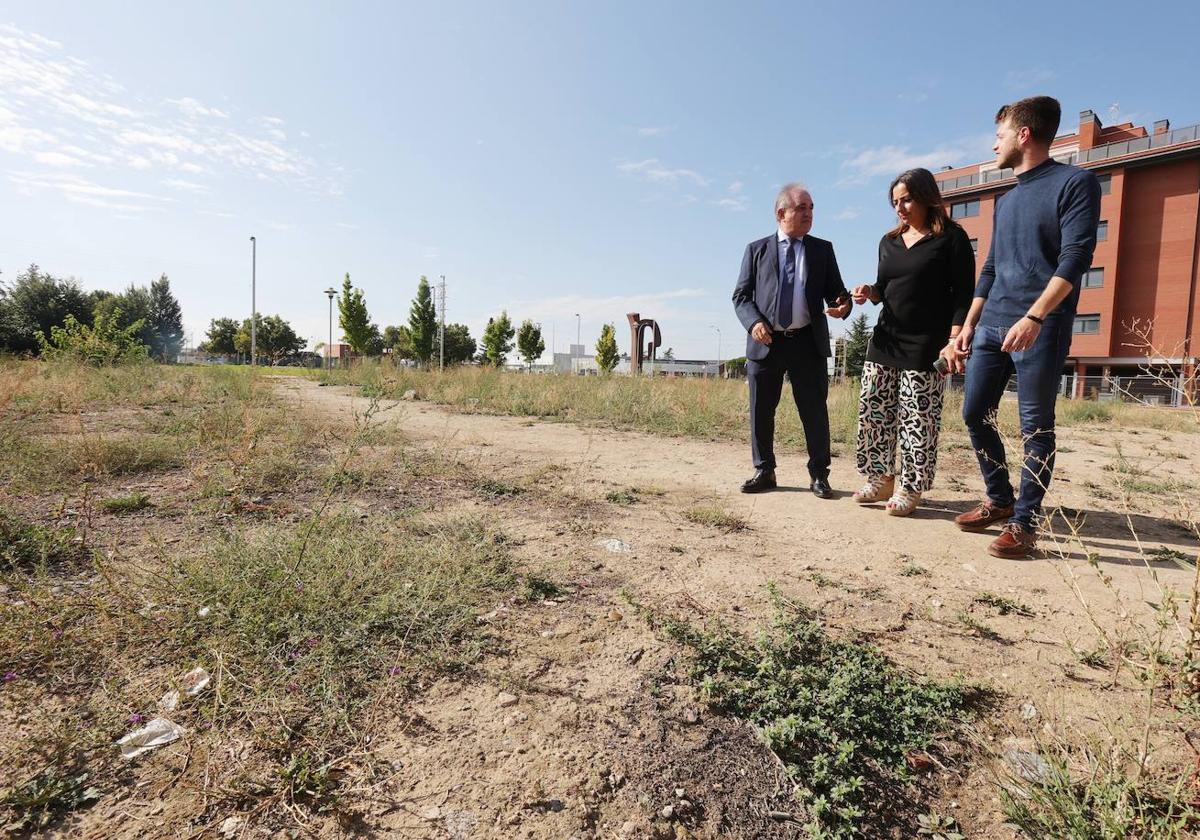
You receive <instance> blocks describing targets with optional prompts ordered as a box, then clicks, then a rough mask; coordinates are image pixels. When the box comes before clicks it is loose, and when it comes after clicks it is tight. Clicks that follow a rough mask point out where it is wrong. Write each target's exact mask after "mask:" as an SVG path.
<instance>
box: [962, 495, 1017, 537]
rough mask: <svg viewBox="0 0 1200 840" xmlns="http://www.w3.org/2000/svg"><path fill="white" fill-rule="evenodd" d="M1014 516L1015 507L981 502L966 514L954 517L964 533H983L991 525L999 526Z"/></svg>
mask: <svg viewBox="0 0 1200 840" xmlns="http://www.w3.org/2000/svg"><path fill="white" fill-rule="evenodd" d="M1012 515H1013V506H1012V505H1006V506H1004V507H1001V506H1000V505H997V504H993V503H992V502H990V501H987V502H980V503H979V506H978V507H973V508H971V509H970V510H969V511H967V512H966V513H960V514H959V515H958V516H956V517H954V524H955V525H957V526H958V527H959V528H961V529H962V530H964V531H982V530H983V529H984V528H987V527H988V526H989V525H999V524H1000V523H1001V522H1003V521H1005V520H1006V519H1008V518H1009V517H1010V516H1012Z"/></svg>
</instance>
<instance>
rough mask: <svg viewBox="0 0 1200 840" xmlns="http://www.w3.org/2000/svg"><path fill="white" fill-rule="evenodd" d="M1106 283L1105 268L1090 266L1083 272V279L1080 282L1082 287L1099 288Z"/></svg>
mask: <svg viewBox="0 0 1200 840" xmlns="http://www.w3.org/2000/svg"><path fill="white" fill-rule="evenodd" d="M1103 285H1104V269H1103V268H1089V269H1088V270H1087V271H1085V272H1084V273H1083V279H1082V280H1081V281H1080V283H1079V287H1080V288H1081V289H1099V288H1100V287H1101V286H1103Z"/></svg>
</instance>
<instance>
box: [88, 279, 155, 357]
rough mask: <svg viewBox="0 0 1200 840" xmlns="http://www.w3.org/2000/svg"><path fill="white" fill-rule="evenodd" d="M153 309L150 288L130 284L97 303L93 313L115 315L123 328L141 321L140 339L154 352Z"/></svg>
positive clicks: (105, 315) (118, 324)
mask: <svg viewBox="0 0 1200 840" xmlns="http://www.w3.org/2000/svg"><path fill="white" fill-rule="evenodd" d="M152 309H153V299H152V298H151V297H150V290H149V289H147V288H146V287H145V286H134V285H133V284H130V286H129V288H127V289H126V290H125V291H123V292H118V293H117V294H110V295H108V296H107V297H104V298H101V299H100V300H99V301H98V302H97V303H96V308H95V310H93V315H94V316H95V317H97V318H99V317H101V316H104V317H110V318H111V317H115V318H116V321H115V323H116V324H117V326H119V327H121V328H122V329H124V328H126V327H128V326H130V325H131V324H134V323H138V322H140V323H141V326H140V327H139V328H138V340H139V341H141V342H142V344H145V345H146V346H147V347H149V348H150V349H151V351H152V352H153V349H154V345H155V340H156V336H155V332H154V327H153V326H152V325H151V324H150V314H151V310H152Z"/></svg>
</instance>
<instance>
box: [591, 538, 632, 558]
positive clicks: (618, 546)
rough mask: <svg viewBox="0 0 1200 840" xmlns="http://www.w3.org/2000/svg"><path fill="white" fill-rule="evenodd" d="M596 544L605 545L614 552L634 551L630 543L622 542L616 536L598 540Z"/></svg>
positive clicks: (626, 552) (625, 552)
mask: <svg viewBox="0 0 1200 840" xmlns="http://www.w3.org/2000/svg"><path fill="white" fill-rule="evenodd" d="M596 545H602V546H604V548H605V549H606V550H608V551H611V552H612V553H613V554H628V553H629V552H631V551H633V546H631V545H630V544H629V543H626V542H621V541H620V540H618V539H616V538H615V537H613V538H612V539H607V540H596Z"/></svg>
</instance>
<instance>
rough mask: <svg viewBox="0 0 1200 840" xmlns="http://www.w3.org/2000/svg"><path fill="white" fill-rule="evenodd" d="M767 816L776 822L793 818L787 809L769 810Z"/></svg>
mask: <svg viewBox="0 0 1200 840" xmlns="http://www.w3.org/2000/svg"><path fill="white" fill-rule="evenodd" d="M767 817H768V818H770V819H773V820H775V821H776V822H787V821H788V820H790V819H791V818H792V815H791V814H789V813H788V812H787V811H767Z"/></svg>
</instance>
